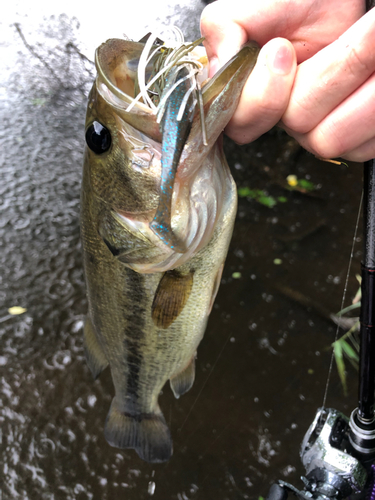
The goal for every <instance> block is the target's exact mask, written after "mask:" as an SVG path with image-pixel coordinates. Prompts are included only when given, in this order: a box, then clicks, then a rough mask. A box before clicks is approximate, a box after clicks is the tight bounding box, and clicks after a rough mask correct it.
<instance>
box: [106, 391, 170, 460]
mask: <svg viewBox="0 0 375 500" xmlns="http://www.w3.org/2000/svg"><path fill="white" fill-rule="evenodd" d="M104 436H105V438H106V440H107V442H108V444H110V445H111V446H115V447H116V448H122V449H127V448H133V449H134V450H135V451H136V452H137V453H138V455H139V457H140V458H142V460H145V461H146V462H150V463H160V462H166V461H167V460H169V459H170V457H171V456H172V453H173V443H172V438H171V434H170V432H169V429H168V426H167V424H166V422H165V419H164V416H163V414H162V413H161V411H160V409H159V407H157V409H156V412H155V413H141V414H138V413H137V414H129V413H126V412H122V411H121V410H120V409H119V407H118V404H117V401H116V397H115V398H114V399H113V401H112V404H111V408H110V410H109V412H108V415H107V419H106V422H105V427H104Z"/></svg>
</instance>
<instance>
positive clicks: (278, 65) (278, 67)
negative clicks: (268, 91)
mask: <svg viewBox="0 0 375 500" xmlns="http://www.w3.org/2000/svg"><path fill="white" fill-rule="evenodd" d="M292 66H293V52H292V50H291V48H290V47H289V46H288V45H282V46H281V47H279V48H278V49H277V51H276V53H275V55H274V57H273V59H272V60H271V68H270V69H271V70H272V71H273V72H274V73H277V74H279V75H288V74H289V73H290V71H291V69H292Z"/></svg>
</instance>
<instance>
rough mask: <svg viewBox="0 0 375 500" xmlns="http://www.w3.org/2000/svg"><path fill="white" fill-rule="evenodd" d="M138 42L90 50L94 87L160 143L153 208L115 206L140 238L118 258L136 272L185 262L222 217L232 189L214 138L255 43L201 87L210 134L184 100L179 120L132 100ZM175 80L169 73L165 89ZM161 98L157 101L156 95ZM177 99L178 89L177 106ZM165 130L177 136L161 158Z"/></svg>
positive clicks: (236, 93)
mask: <svg viewBox="0 0 375 500" xmlns="http://www.w3.org/2000/svg"><path fill="white" fill-rule="evenodd" d="M143 49H144V44H141V43H137V42H129V41H125V40H108V41H107V42H106V43H105V44H103V45H102V46H100V47H99V49H98V51H97V55H96V64H97V69H98V78H97V90H98V93H99V94H100V96H101V97H102V98H103V99H104V100H105V101H106V103H107V104H108V105H109V106H110V107H111V108H112V111H113V112H114V113H115V114H117V115H118V116H119V117H120V118H121V119H122V120H123V121H124V122H126V123H127V124H128V125H130V126H131V127H133V128H134V129H136V130H138V131H139V132H141V133H142V134H143V137H144V140H145V141H147V138H149V139H150V141H155V142H157V143H159V144H160V147H161V151H162V160H161V163H162V166H161V175H162V178H161V179H160V171H159V177H158V178H157V182H158V183H160V191H159V205H158V207H157V209H156V211H154V213H153V215H152V216H151V217H150V218H148V217H147V218H144V217H138V216H137V214H135V213H133V214H130V213H129V212H127V213H126V214H125V213H120V212H117V215H118V222H119V224H120V225H122V226H123V227H124V230H125V231H126V232H127V233H130V232H131V233H133V235H134V237H135V238H136V239H139V241H140V244H139V245H133V246H132V248H131V249H127V250H126V251H123V252H122V254H121V258H120V256H119V258H120V260H122V261H123V262H124V263H126V264H127V265H128V266H129V267H131V268H133V269H134V270H136V271H139V272H145V273H152V272H157V271H166V270H168V269H172V268H175V267H177V266H178V265H181V264H182V263H184V262H186V261H188V260H189V258H191V256H192V255H194V254H195V253H196V252H198V251H199V250H200V249H201V248H202V247H203V246H204V245H205V244H207V243H208V241H209V240H210V239H211V237H212V235H213V232H214V229H215V226H216V224H217V223H218V222H219V221H220V220H222V218H223V217H224V216H225V213H224V212H225V210H224V211H223V207H224V206H225V203H226V201H225V200H226V197H227V193H231V192H232V191H231V187H230V180H229V177H228V175H229V174H228V167H227V165H226V162H225V159H224V158H223V154H222V151H221V145H220V144H219V145H218V143H217V139H218V137H219V136H220V134H221V132H222V130H223V128H224V127H225V126H226V124H227V123H228V121H229V119H230V117H231V116H232V114H233V111H234V109H235V108H236V106H237V102H238V100H239V96H240V94H241V90H242V87H243V84H244V82H245V81H246V79H247V76H248V74H249V73H250V71H251V69H252V67H253V66H254V64H255V60H256V55H257V51H258V49H257V48H256V47H255V46H248V47H246V48H245V49H242V50H241V51H240V53H239V54H238V55H237V56H235V57H234V58H233V60H232V61H230V62H229V63H228V64H227V65H226V66H225V67H224V68H223V69H222V70H220V72H218V73H217V74H216V75H215V76H214V77H213V78H212V79H211V80H210V81H209V82H208V83H207V84H206V85H204V86H203V88H202V99H203V108H204V113H205V123H206V124H207V131H208V133H209V134H208V137H207V139H206V140H205V139H204V138H203V137H202V135H203V134H202V123H201V122H202V118H201V115H200V114H199V112H198V111H197V110H196V111H195V114H194V113H192V112H191V109H192V108H191V106H190V103H189V105H186V106H185V111H186V113H185V116H184V119H183V120H181V121H180V122H179V120H176V119H165V120H166V121H165V122H163V119H164V118H162V119H161V120H160V124H159V123H158V116H157V111H155V110H154V109H152V108H151V107H148V106H147V105H146V104H147V103H146V102H140V101H141V99H140V98H138V100H136V99H135V98H136V97H137V95H135V94H136V93H137V90H136V89H137V82H136V78H137V72H136V69H137V67H138V66H139V61H140V58H141V56H142V51H143ZM196 49H198V48H196ZM201 49H202V50H204V49H203V48H201ZM200 54H201V53H200ZM199 57H201V55H200V56H199ZM146 67H147V65H146ZM176 78H177V82H180V83H179V84H178V85H177V87H174V88H175V89H178V87H179V86H180V87H181V84H182V83H183V82H182V77H181V75H177V77H176ZM187 79H188V76H187ZM184 81H185V80H184ZM175 83H176V80H175V81H174V83H173V84H172V86H171V88H173V85H174V84H175ZM167 86H168V84H167V85H166V88H167ZM185 90H186V89H185ZM185 94H186V91H185ZM160 97H161V101H163V97H162V94H161V96H160ZM145 101H146V100H145ZM183 101H184V95H183V93H182V96H180V97H179V103H180V105H181V103H182V102H183ZM189 106H190V107H189ZM175 111H176V110H175ZM189 113H190V114H189ZM182 114H183V113H182ZM193 114H194V116H192V115H193ZM181 122H182V123H181ZM186 124H187V126H186V127H185V128H184V127H183V126H184V125H186ZM181 126H182V127H181ZM181 128H182V131H181ZM168 131H171V134H172V136H174V139H176V140H175V143H174V144H175V145H174V146H173V148H171V149H172V152H173V151H175V150H176V151H177V153H178V154H177V156H173V155H172V156H173V157H168V155H167V154H166V155H165V156H164V163H163V150H165V151H167V153H168V149H169V148H168V146H169V142H168V141H169V139H168V141H167V140H166V139H165V138H166V136H167V135H168V134H167V132H168ZM181 137H182V140H180V142H178V141H179V139H181ZM205 143H206V144H205ZM163 175H164V179H165V180H164V181H163ZM163 190H164V194H165V193H167V195H166V196H164V195H163ZM146 219H147V220H146ZM142 249H143V250H142ZM146 249H147V251H145V250H146ZM126 256H127V257H126Z"/></svg>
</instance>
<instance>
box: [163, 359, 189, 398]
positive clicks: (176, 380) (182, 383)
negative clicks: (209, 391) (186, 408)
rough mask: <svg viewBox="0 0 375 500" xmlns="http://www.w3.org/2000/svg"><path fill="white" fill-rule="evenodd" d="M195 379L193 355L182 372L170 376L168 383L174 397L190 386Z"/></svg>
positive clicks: (180, 394) (183, 392)
mask: <svg viewBox="0 0 375 500" xmlns="http://www.w3.org/2000/svg"><path fill="white" fill-rule="evenodd" d="M194 380H195V355H194V356H193V357H192V359H191V360H190V361H189V364H188V365H187V366H186V368H184V369H183V370H182V372H180V373H178V374H177V375H174V376H173V377H171V378H170V380H169V383H170V384H171V389H172V391H173V394H174V396H175V398H177V399H178V398H179V397H180V396H182V395H183V394H185V392H187V391H188V390H189V389H191V388H192V386H193V384H194Z"/></svg>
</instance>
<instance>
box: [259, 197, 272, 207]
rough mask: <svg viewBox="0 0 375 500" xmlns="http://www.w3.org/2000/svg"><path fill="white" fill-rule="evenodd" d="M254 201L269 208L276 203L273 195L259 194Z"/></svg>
mask: <svg viewBox="0 0 375 500" xmlns="http://www.w3.org/2000/svg"><path fill="white" fill-rule="evenodd" d="M256 201H258V202H259V203H261V204H262V205H265V206H266V207H269V208H272V207H274V206H275V205H276V200H275V198H274V197H273V196H265V195H263V196H259V198H257V200H256Z"/></svg>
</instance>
